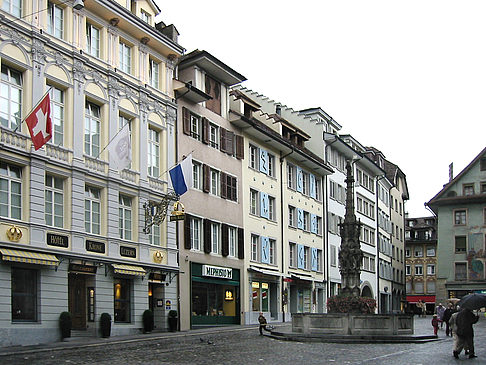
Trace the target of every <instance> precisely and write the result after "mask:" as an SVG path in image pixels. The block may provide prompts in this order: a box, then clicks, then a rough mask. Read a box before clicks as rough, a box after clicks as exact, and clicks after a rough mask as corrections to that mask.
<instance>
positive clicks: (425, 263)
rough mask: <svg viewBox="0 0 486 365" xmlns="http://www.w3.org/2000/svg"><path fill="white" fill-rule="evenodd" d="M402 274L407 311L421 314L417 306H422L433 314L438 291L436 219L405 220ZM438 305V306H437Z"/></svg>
mask: <svg viewBox="0 0 486 365" xmlns="http://www.w3.org/2000/svg"><path fill="white" fill-rule="evenodd" d="M405 224H406V226H405V274H406V291H407V302H408V309H409V311H412V312H415V313H417V314H419V313H420V309H419V308H417V303H418V302H419V301H422V302H424V303H425V305H426V308H427V312H428V313H433V312H434V309H435V304H436V288H437V253H438V246H437V218H436V217H433V216H431V217H418V218H408V217H407V218H406V219H405ZM439 302H440V300H439V301H437V303H439ZM444 304H445V303H444Z"/></svg>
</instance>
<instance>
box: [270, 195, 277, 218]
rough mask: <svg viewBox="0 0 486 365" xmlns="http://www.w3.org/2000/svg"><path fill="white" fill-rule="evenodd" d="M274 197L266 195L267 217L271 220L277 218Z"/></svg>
mask: <svg viewBox="0 0 486 365" xmlns="http://www.w3.org/2000/svg"><path fill="white" fill-rule="evenodd" d="M275 204H276V202H275V198H274V197H273V196H269V197H268V219H270V220H271V221H275V220H277V216H276V206H275Z"/></svg>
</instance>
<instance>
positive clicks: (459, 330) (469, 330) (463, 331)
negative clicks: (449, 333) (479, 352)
mask: <svg viewBox="0 0 486 365" xmlns="http://www.w3.org/2000/svg"><path fill="white" fill-rule="evenodd" d="M478 319H479V316H478V315H476V314H474V313H473V312H472V310H470V309H468V308H463V309H462V310H461V311H460V312H459V313H457V316H456V319H455V326H456V334H457V348H456V350H455V351H453V353H452V354H453V356H454V357H455V358H456V359H457V358H458V357H459V354H460V353H461V351H462V349H463V348H464V349H465V350H466V349H467V350H468V351H469V358H470V359H472V358H475V357H477V356H476V354H475V353H474V330H473V324H475V323H476V322H477V321H478Z"/></svg>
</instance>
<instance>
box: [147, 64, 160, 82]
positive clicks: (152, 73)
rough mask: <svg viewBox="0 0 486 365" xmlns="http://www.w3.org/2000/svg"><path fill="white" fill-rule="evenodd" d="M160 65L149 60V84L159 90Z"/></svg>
mask: <svg viewBox="0 0 486 365" xmlns="http://www.w3.org/2000/svg"><path fill="white" fill-rule="evenodd" d="M159 69H160V63H159V62H157V61H156V60H154V59H153V58H150V59H149V82H150V86H152V87H153V88H154V89H158V88H159V74H160V72H159Z"/></svg>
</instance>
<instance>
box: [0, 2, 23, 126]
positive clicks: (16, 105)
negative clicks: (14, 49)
mask: <svg viewBox="0 0 486 365" xmlns="http://www.w3.org/2000/svg"><path fill="white" fill-rule="evenodd" d="M3 4H4V5H5V1H4V2H3ZM0 86H1V88H0V105H1V107H0V123H1V124H2V126H3V127H5V128H10V129H15V128H17V127H18V126H19V125H20V120H21V114H22V107H21V106H22V73H20V72H19V71H17V70H14V69H13V68H10V67H7V66H5V65H2V81H1V84H0Z"/></svg>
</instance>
